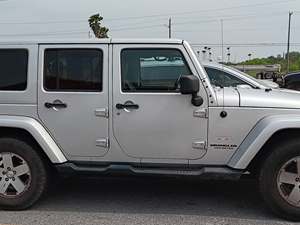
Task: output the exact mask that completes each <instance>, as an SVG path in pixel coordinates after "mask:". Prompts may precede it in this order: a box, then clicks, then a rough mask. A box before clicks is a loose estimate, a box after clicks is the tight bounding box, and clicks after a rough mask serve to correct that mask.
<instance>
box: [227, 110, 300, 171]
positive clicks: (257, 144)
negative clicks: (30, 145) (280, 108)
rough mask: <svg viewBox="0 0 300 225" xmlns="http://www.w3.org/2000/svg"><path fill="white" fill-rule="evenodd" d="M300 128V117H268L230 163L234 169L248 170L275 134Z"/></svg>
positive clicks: (258, 125) (250, 134)
mask: <svg viewBox="0 0 300 225" xmlns="http://www.w3.org/2000/svg"><path fill="white" fill-rule="evenodd" d="M297 128H300V115H295V114H292V115H289V114H285V115H275V116H267V117H265V118H263V119H262V120H260V121H259V122H258V123H257V124H256V125H255V127H254V128H253V129H252V130H251V131H250V133H249V134H248V135H247V137H246V138H245V139H244V141H243V142H242V144H241V145H240V146H239V148H238V149H237V151H236V152H235V153H234V154H233V156H232V157H231V159H230V160H229V162H228V164H227V165H228V166H229V167H232V168H234V169H246V168H247V167H248V165H249V164H250V162H251V161H252V159H254V157H255V156H256V154H257V153H258V152H259V151H260V150H261V148H262V147H263V146H264V144H265V143H266V142H267V141H268V140H269V139H270V138H271V137H272V135H273V134H275V133H276V132H278V131H280V130H284V129H297Z"/></svg>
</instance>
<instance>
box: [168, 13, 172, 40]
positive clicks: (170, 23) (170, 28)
mask: <svg viewBox="0 0 300 225" xmlns="http://www.w3.org/2000/svg"><path fill="white" fill-rule="evenodd" d="M168 29H169V38H172V18H171V17H170V18H169V25H168Z"/></svg>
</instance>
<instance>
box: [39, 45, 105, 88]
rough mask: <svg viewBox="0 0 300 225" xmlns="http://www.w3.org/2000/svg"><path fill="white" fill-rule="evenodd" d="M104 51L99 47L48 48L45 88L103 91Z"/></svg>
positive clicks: (45, 65) (45, 63)
mask: <svg viewBox="0 0 300 225" xmlns="http://www.w3.org/2000/svg"><path fill="white" fill-rule="evenodd" d="M102 65H103V53H102V51H101V50H98V49H47V50H45V61H44V88H45V89H46V90H47V91H75V92H76V91H87V92H88V91H91V92H100V91H102Z"/></svg>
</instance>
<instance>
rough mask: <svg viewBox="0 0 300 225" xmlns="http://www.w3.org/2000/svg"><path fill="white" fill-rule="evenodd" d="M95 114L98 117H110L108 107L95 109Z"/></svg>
mask: <svg viewBox="0 0 300 225" xmlns="http://www.w3.org/2000/svg"><path fill="white" fill-rule="evenodd" d="M95 115H96V116H98V117H105V118H108V117H109V112H108V109H107V108H103V109H96V110H95Z"/></svg>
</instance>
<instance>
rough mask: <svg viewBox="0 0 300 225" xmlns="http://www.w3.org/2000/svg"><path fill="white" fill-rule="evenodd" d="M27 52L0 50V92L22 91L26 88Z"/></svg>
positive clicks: (23, 50) (21, 50) (22, 50)
mask: <svg viewBox="0 0 300 225" xmlns="http://www.w3.org/2000/svg"><path fill="white" fill-rule="evenodd" d="M27 68H28V51H27V50H25V49H0V91H23V90H25V89H26V86H27Z"/></svg>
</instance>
